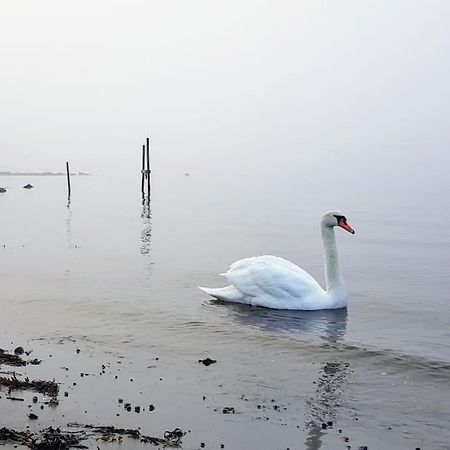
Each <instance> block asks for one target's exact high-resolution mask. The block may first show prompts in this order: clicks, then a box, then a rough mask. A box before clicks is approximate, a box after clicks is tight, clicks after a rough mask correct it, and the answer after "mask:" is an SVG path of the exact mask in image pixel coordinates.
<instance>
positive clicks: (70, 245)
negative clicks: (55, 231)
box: [64, 200, 75, 277]
mask: <svg viewBox="0 0 450 450" xmlns="http://www.w3.org/2000/svg"><path fill="white" fill-rule="evenodd" d="M67 208H68V210H67V219H66V242H67V248H68V250H69V252H71V251H72V250H73V248H74V247H75V246H74V245H73V237H72V209H71V208H70V200H69V203H68V204H67ZM70 255H71V253H70ZM72 267H73V255H71V256H70V262H69V265H68V266H67V267H66V269H65V270H64V276H66V277H70V274H71V271H72Z"/></svg>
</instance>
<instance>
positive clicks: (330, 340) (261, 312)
mask: <svg viewBox="0 0 450 450" xmlns="http://www.w3.org/2000/svg"><path fill="white" fill-rule="evenodd" d="M216 305H223V306H225V305H226V308H227V312H228V313H231V315H232V318H233V319H234V320H236V321H238V322H241V323H244V324H245V325H247V326H252V327H255V328H259V329H261V330H263V331H268V332H278V333H287V334H289V335H292V336H293V337H294V336H299V337H304V338H306V340H308V339H311V338H320V339H321V340H322V341H323V343H322V344H321V345H320V347H319V348H318V349H323V350H324V352H323V358H324V359H325V358H327V356H330V355H331V352H332V351H333V344H336V343H338V342H339V341H342V340H343V338H344V336H345V333H346V331H347V309H345V308H344V309H334V310H322V311H289V310H272V309H265V308H255V307H249V306H246V305H231V304H224V303H216ZM349 365H350V363H349V362H347V361H342V360H335V359H334V358H333V356H332V359H331V360H326V361H324V360H322V362H321V363H320V369H319V372H318V374H317V375H318V378H317V380H316V381H315V384H314V386H316V388H315V391H314V393H313V394H312V395H311V396H310V398H309V399H307V401H306V414H307V417H308V418H307V421H306V423H305V426H306V428H307V429H308V433H307V437H306V441H305V443H304V444H305V449H307V450H318V449H320V448H321V447H322V445H323V442H322V439H323V436H324V435H325V433H326V432H327V428H329V426H328V425H327V423H329V422H333V421H334V420H335V418H336V416H337V410H338V408H339V405H340V401H339V398H340V396H341V395H342V392H343V390H344V388H345V382H346V378H347V375H348V371H349ZM322 424H325V425H322Z"/></svg>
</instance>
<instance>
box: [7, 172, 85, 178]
mask: <svg viewBox="0 0 450 450" xmlns="http://www.w3.org/2000/svg"><path fill="white" fill-rule="evenodd" d="M65 175H66V173H65V172H0V176H6V177H9V176H21V177H22V176H27V177H35V176H38V177H48V176H50V177H60V176H65ZM70 175H74V176H76V175H80V176H90V175H91V174H90V173H86V172H73V173H72V172H71V173H70Z"/></svg>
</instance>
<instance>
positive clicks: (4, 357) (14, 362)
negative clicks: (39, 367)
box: [0, 348, 27, 366]
mask: <svg viewBox="0 0 450 450" xmlns="http://www.w3.org/2000/svg"><path fill="white" fill-rule="evenodd" d="M0 364H6V365H8V366H25V365H26V364H27V363H26V361H25V360H24V359H22V358H21V357H20V356H19V355H18V354H15V353H8V352H6V351H5V350H3V349H1V348H0Z"/></svg>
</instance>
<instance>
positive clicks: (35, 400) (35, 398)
mask: <svg viewBox="0 0 450 450" xmlns="http://www.w3.org/2000/svg"><path fill="white" fill-rule="evenodd" d="M37 402H38V398H37V396H36V395H35V396H34V397H33V403H37Z"/></svg>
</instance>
